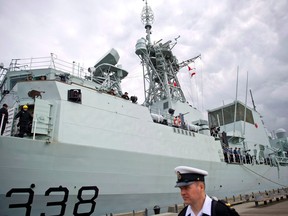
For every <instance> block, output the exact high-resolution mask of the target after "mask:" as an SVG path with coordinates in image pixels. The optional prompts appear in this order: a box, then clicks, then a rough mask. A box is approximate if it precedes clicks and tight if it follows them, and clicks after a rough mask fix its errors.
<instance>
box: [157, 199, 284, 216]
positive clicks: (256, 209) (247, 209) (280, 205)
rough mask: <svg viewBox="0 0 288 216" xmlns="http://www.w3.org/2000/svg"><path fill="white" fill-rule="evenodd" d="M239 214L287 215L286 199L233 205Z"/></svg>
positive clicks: (162, 215)
mask: <svg viewBox="0 0 288 216" xmlns="http://www.w3.org/2000/svg"><path fill="white" fill-rule="evenodd" d="M233 207H234V208H235V209H236V211H237V212H238V213H239V215H240V216H260V215H261V216H263V215H269V216H276V215H277V216H287V215H288V200H287V199H285V200H280V201H274V202H272V203H268V204H267V205H264V204H261V205H259V206H255V203H254V202H248V203H243V204H239V205H235V206H233ZM177 215H178V214H177V213H163V214H158V215H155V216H177Z"/></svg>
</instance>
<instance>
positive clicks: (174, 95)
mask: <svg viewBox="0 0 288 216" xmlns="http://www.w3.org/2000/svg"><path fill="white" fill-rule="evenodd" d="M153 19H154V16H153V12H152V10H151V8H150V7H149V6H148V4H147V0H146V1H145V6H144V7H143V10H142V14H141V21H142V22H143V23H144V25H145V29H146V34H147V35H146V39H145V38H141V39H139V40H138V41H137V44H136V51H135V53H136V54H137V55H138V56H139V58H140V59H141V63H142V66H143V78H144V91H145V101H144V105H145V106H151V105H153V104H155V106H158V107H163V109H165V110H166V109H167V110H168V109H169V108H172V107H173V104H175V103H176V102H177V101H180V102H183V103H184V102H186V98H185V96H184V93H183V91H182V89H181V86H180V83H179V80H178V78H177V73H178V72H179V64H178V60H177V58H176V57H175V56H174V54H173V53H172V48H173V47H174V46H175V44H176V43H177V39H178V38H179V36H178V37H176V38H175V41H176V42H175V43H173V42H172V41H171V40H169V41H167V42H162V39H160V40H158V42H156V43H153V44H152V43H151V41H150V34H151V32H150V30H151V28H152V25H151V24H152V22H153ZM195 58H196V57H195ZM193 60H195V59H191V60H190V61H193ZM187 61H188V60H187ZM183 64H185V63H183ZM157 104H158V105H157ZM160 104H162V105H163V104H165V105H163V106H161V105H160Z"/></svg>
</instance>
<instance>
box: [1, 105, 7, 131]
mask: <svg viewBox="0 0 288 216" xmlns="http://www.w3.org/2000/svg"><path fill="white" fill-rule="evenodd" d="M7 109H8V105H7V104H3V106H2V108H1V109H0V127H1V136H2V135H3V133H4V131H5V127H6V123H8V111H7Z"/></svg>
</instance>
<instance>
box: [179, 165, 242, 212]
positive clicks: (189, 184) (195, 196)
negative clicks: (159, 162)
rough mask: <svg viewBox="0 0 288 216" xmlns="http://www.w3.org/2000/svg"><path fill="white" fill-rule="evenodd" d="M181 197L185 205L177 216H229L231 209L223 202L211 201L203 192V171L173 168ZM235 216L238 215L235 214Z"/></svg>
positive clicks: (190, 168) (204, 172)
mask: <svg viewBox="0 0 288 216" xmlns="http://www.w3.org/2000/svg"><path fill="white" fill-rule="evenodd" d="M175 172H176V175H177V182H176V186H175V187H179V188H180V193H181V196H182V198H183V200H184V203H185V204H186V205H187V206H186V207H185V208H184V209H183V210H182V211H181V212H180V213H179V214H178V216H207V215H208V216H229V215H234V214H231V209H229V207H228V206H226V205H225V204H224V203H223V202H220V201H216V200H212V199H211V198H210V197H209V196H208V195H207V194H206V192H205V182H204V177H205V176H207V175H208V172H207V171H205V170H201V169H197V168H193V167H187V166H178V167H176V168H175ZM234 213H236V215H238V213H237V212H234Z"/></svg>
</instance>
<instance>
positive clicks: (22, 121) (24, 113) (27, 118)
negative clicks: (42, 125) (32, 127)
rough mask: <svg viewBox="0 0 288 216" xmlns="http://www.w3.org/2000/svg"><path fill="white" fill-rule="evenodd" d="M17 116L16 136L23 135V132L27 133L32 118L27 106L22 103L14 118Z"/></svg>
mask: <svg viewBox="0 0 288 216" xmlns="http://www.w3.org/2000/svg"><path fill="white" fill-rule="evenodd" d="M17 118H19V123H18V124H17V126H19V127H20V131H19V134H18V136H19V137H24V134H25V133H26V134H28V133H29V124H30V122H31V120H32V116H31V114H30V113H29V112H28V106H27V105H24V106H23V107H22V109H21V110H20V111H19V112H18V113H17V114H16V116H15V119H17Z"/></svg>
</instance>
